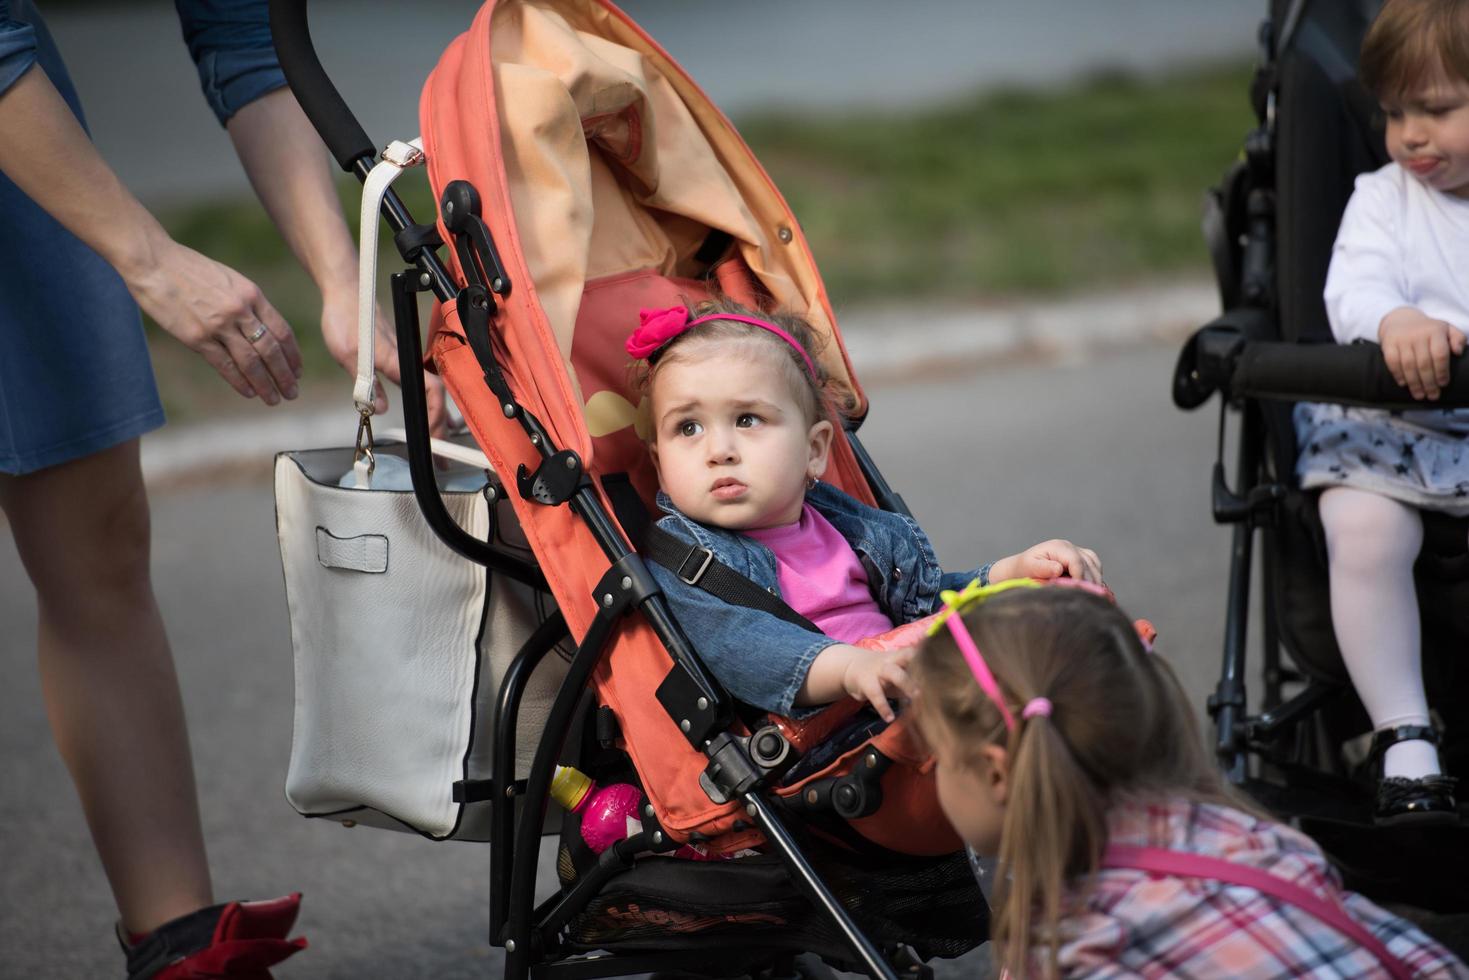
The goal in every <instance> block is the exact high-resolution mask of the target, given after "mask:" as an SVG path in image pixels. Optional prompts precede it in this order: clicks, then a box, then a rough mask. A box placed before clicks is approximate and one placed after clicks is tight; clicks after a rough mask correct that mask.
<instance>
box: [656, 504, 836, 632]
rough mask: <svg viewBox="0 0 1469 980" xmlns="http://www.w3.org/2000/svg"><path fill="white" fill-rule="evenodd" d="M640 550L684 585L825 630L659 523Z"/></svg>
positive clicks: (806, 627)
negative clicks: (666, 529) (664, 528)
mask: <svg viewBox="0 0 1469 980" xmlns="http://www.w3.org/2000/svg"><path fill="white" fill-rule="evenodd" d="M639 553H640V554H641V555H642V556H643V557H644V558H647V559H649V560H651V561H655V562H657V563H658V564H660V565H662V566H663V567H664V568H666V569H668V570H669V571H670V572H672V573H673V574H675V575H677V576H678V577H679V579H680V581H682V582H683V583H684V584H685V585H692V586H694V587H695V588H697V589H703V590H704V591H705V592H707V593H709V594H710V595H712V596H714V597H715V598H717V599H723V600H724V601H725V602H727V603H729V604H730V605H732V606H744V607H745V608H747V609H758V610H760V611H761V612H767V613H770V615H772V616H775V617H776V618H778V619H783V620H785V621H786V622H787V623H792V624H794V625H796V626H799V627H801V628H802V629H804V630H810V631H811V632H812V633H820V632H821V631H822V630H821V627H820V626H817V625H816V624H815V623H813V622H811V620H809V619H807V618H806V617H805V616H802V615H801V614H800V613H798V612H796V611H795V610H794V609H792V608H791V607H790V606H788V605H786V604H785V603H784V602H782V601H781V599H780V598H779V597H778V596H775V595H772V594H771V593H769V592H767V591H766V590H764V589H762V588H760V586H758V585H756V584H755V583H754V582H752V581H750V579H748V578H746V577H745V576H743V575H741V574H740V573H739V572H737V571H735V570H734V569H733V568H730V567H729V566H728V565H726V564H724V562H722V561H720V560H719V559H717V558H715V557H714V552H712V551H710V550H709V549H708V548H705V547H702V546H700V545H698V544H692V543H690V542H688V541H685V540H684V539H683V538H680V537H678V536H677V535H674V534H670V533H669V532H668V531H665V530H663V528H661V527H659V526H658V525H656V524H651V525H649V526H648V529H647V532H646V533H645V534H644V536H643V546H642V548H641V549H640V552H639Z"/></svg>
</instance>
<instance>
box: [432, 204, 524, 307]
mask: <svg viewBox="0 0 1469 980" xmlns="http://www.w3.org/2000/svg"><path fill="white" fill-rule="evenodd" d="M439 211H440V213H441V214H443V216H444V227H445V228H447V229H449V232H450V234H452V235H453V236H454V253H455V254H456V255H457V256H459V268H461V269H462V270H464V280H465V284H466V285H471V286H483V287H484V288H486V289H488V290H489V291H490V292H492V293H495V294H496V295H498V296H509V295H510V276H509V274H508V273H506V271H505V265H504V263H502V262H501V261H500V253H499V252H498V251H497V250H496V249H495V239H494V237H493V236H492V235H491V234H490V229H489V228H487V227H486V226H485V223H484V220H483V219H482V218H481V217H480V201H479V191H477V190H475V189H474V185H473V184H471V183H470V182H469V181H467V180H452V181H450V182H449V186H447V187H445V188H444V195H443V197H442V198H441V199H440V200H439ZM490 303H491V306H492V308H493V304H494V300H490Z"/></svg>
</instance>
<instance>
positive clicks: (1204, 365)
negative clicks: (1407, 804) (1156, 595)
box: [1173, 0, 1469, 910]
mask: <svg viewBox="0 0 1469 980" xmlns="http://www.w3.org/2000/svg"><path fill="white" fill-rule="evenodd" d="M1270 8H1271V11H1270V13H1271V16H1269V17H1267V19H1266V20H1265V21H1264V22H1263V23H1262V24H1261V29H1260V59H1259V64H1258V67H1257V69H1256V75H1255V81H1254V85H1253V91H1252V96H1253V99H1252V101H1253V103H1254V109H1255V115H1256V119H1257V122H1258V126H1257V128H1256V129H1254V130H1253V131H1251V132H1250V133H1249V135H1248V136H1247V137H1246V139H1245V145H1244V153H1243V157H1242V159H1241V161H1240V162H1238V163H1237V164H1236V165H1235V166H1234V168H1233V169H1232V170H1231V171H1230V172H1229V173H1228V174H1226V176H1225V178H1224V181H1223V183H1222V186H1221V187H1219V188H1216V189H1214V190H1213V191H1212V192H1211V194H1210V197H1209V199H1208V201H1207V202H1206V213H1205V217H1204V234H1205V238H1206V240H1207V241H1208V243H1209V246H1210V251H1211V253H1212V257H1213V260H1214V271H1215V275H1216V277H1217V279H1218V283H1219V288H1220V298H1221V305H1222V307H1223V310H1224V312H1223V313H1222V315H1221V316H1219V317H1218V318H1216V319H1215V320H1213V321H1212V322H1210V323H1208V324H1206V325H1205V326H1203V327H1201V328H1200V329H1199V330H1198V331H1197V332H1196V333H1195V334H1194V335H1193V336H1192V337H1191V338H1190V339H1189V340H1188V341H1187V342H1186V344H1185V345H1184V348H1183V350H1182V352H1181V353H1180V356H1179V359H1178V364H1177V367H1176V369H1175V372H1174V376H1173V400H1174V403H1175V405H1177V406H1178V407H1179V408H1181V409H1185V410H1192V409H1196V408H1198V407H1200V406H1201V405H1203V404H1204V402H1206V401H1207V400H1208V399H1209V398H1210V397H1211V396H1212V395H1213V394H1214V393H1215V392H1218V393H1219V394H1220V396H1221V405H1220V419H1219V455H1218V458H1217V460H1216V462H1215V464H1214V470H1213V480H1212V510H1213V516H1214V520H1215V522H1216V523H1220V524H1232V525H1233V526H1234V530H1233V538H1232V543H1231V556H1230V571H1229V591H1228V600H1227V618H1226V622H1225V634H1224V644H1223V647H1224V649H1223V659H1222V663H1221V669H1220V674H1219V680H1218V683H1217V685H1216V687H1215V689H1214V692H1213V694H1211V695H1210V697H1209V699H1208V705H1207V706H1208V711H1209V714H1210V715H1211V717H1212V718H1213V720H1214V724H1215V735H1214V751H1215V755H1216V758H1217V760H1218V763H1219V765H1220V767H1221V769H1222V770H1223V772H1224V773H1225V775H1226V777H1227V778H1228V779H1229V780H1230V782H1231V783H1233V784H1235V785H1237V786H1239V787H1241V788H1242V789H1245V790H1247V791H1248V792H1249V793H1250V794H1251V795H1253V796H1255V797H1256V798H1257V799H1258V800H1259V801H1260V802H1261V803H1263V804H1264V805H1266V806H1268V807H1270V808H1271V809H1272V810H1275V811H1277V812H1281V813H1282V815H1283V816H1285V817H1288V818H1300V819H1301V820H1302V828H1303V829H1306V830H1307V832H1308V833H1312V834H1313V836H1317V838H1318V840H1319V841H1320V842H1321V843H1322V844H1323V846H1324V847H1325V848H1326V849H1327V851H1328V852H1330V853H1332V854H1333V856H1334V857H1336V858H1338V860H1340V861H1342V862H1343V863H1344V864H1346V865H1347V872H1348V884H1349V887H1353V888H1356V889H1357V890H1360V891H1364V892H1367V893H1369V894H1372V892H1373V889H1374V888H1381V889H1382V890H1384V891H1387V892H1389V893H1390V894H1389V895H1387V896H1386V897H1391V898H1397V899H1400V900H1408V901H1411V900H1412V899H1411V898H1409V897H1408V896H1407V895H1406V894H1405V893H1404V892H1403V891H1401V889H1404V888H1407V889H1409V890H1410V891H1411V893H1412V894H1413V895H1416V896H1421V895H1423V894H1426V893H1427V891H1426V890H1431V889H1432V888H1434V887H1435V883H1434V882H1432V881H1428V880H1424V881H1413V880H1412V878H1411V871H1412V869H1407V870H1406V871H1404V870H1403V869H1399V868H1395V869H1393V871H1394V874H1393V876H1392V878H1391V881H1388V879H1387V878H1381V879H1380V878H1379V876H1378V873H1377V871H1376V870H1373V871H1368V870H1367V869H1368V868H1369V867H1373V868H1375V864H1373V863H1372V862H1370V861H1364V863H1363V864H1362V865H1359V866H1357V867H1353V864H1354V861H1355V859H1353V858H1351V857H1347V856H1344V855H1345V854H1346V853H1347V852H1355V854H1356V859H1362V858H1363V855H1364V854H1365V853H1366V852H1368V851H1372V850H1374V848H1371V847H1368V846H1366V844H1365V843H1364V840H1365V839H1364V838H1363V837H1362V836H1361V834H1360V828H1361V827H1363V826H1364V825H1366V826H1367V827H1368V828H1369V830H1368V833H1371V830H1370V801H1369V800H1368V799H1367V798H1366V794H1365V793H1364V792H1363V789H1362V788H1361V786H1360V785H1359V784H1358V783H1357V782H1355V781H1353V780H1352V779H1351V778H1350V776H1351V774H1350V773H1349V772H1348V771H1347V767H1346V766H1345V765H1344V763H1343V760H1342V758H1341V754H1340V753H1339V752H1337V751H1336V749H1337V746H1336V745H1335V744H1333V741H1334V740H1335V739H1336V738H1337V737H1339V736H1340V735H1341V734H1342V733H1341V732H1340V731H1336V732H1334V731H1332V730H1331V725H1330V723H1329V722H1328V720H1327V719H1326V718H1325V717H1324V715H1325V714H1330V713H1337V714H1336V715H1334V716H1333V719H1334V720H1335V721H1336V722H1337V725H1336V727H1337V728H1341V727H1342V725H1341V724H1340V722H1341V721H1342V720H1343V719H1345V718H1347V717H1348V713H1354V712H1357V711H1359V709H1358V708H1357V707H1356V703H1355V699H1354V696H1353V690H1352V688H1351V686H1350V684H1348V683H1346V682H1345V680H1340V679H1336V678H1334V677H1332V676H1325V674H1326V673H1327V672H1325V671H1323V670H1320V669H1315V667H1316V665H1313V664H1311V663H1310V662H1309V659H1308V658H1307V659H1306V660H1304V661H1301V662H1298V664H1297V666H1288V665H1286V664H1285V663H1284V662H1283V660H1282V656H1281V648H1282V646H1292V644H1291V643H1289V642H1287V641H1286V639H1285V638H1284V633H1283V627H1282V620H1281V608H1280V606H1279V605H1278V601H1279V599H1278V597H1280V596H1281V595H1282V590H1281V588H1279V586H1281V585H1282V584H1284V582H1283V580H1280V579H1279V575H1280V572H1279V570H1278V569H1277V568H1276V561H1275V560H1273V559H1275V558H1277V557H1278V556H1279V554H1280V552H1279V550H1278V542H1279V541H1280V540H1281V538H1280V537H1279V535H1282V534H1287V533H1290V530H1288V529H1287V530H1283V529H1281V524H1280V522H1282V521H1288V520H1292V519H1297V518H1298V516H1299V515H1297V514H1293V513H1291V506H1292V504H1293V503H1295V502H1296V499H1295V498H1297V497H1298V496H1299V494H1300V491H1298V490H1295V489H1293V488H1292V487H1291V486H1290V485H1289V483H1290V480H1291V475H1292V467H1293V466H1294V458H1293V457H1292V458H1291V459H1289V460H1286V459H1285V458H1284V455H1285V454H1284V453H1283V452H1282V442H1281V438H1282V437H1281V435H1280V433H1281V432H1283V431H1289V429H1290V419H1289V414H1288V413H1289V409H1288V408H1282V407H1281V406H1280V405H1279V404H1278V403H1279V402H1295V401H1317V402H1335V403H1340V404H1346V405H1360V406H1367V407H1376V408H1413V407H1422V406H1421V403H1415V402H1414V401H1413V400H1412V398H1411V397H1410V396H1409V394H1408V393H1407V391H1406V389H1404V388H1401V387H1399V386H1398V385H1397V383H1396V382H1394V381H1393V379H1392V377H1391V375H1390V374H1389V373H1388V371H1387V369H1386V366H1385V364H1384V362H1383V358H1382V355H1381V353H1380V351H1379V348H1378V347H1377V345H1375V344H1353V345H1349V346H1343V345H1338V344H1322V343H1304V342H1300V341H1286V340H1282V339H1280V338H1283V337H1286V336H1292V335H1296V334H1300V335H1301V336H1302V337H1304V338H1306V339H1312V337H1314V335H1308V332H1307V329H1306V327H1305V326H1304V325H1305V324H1306V323H1307V321H1308V316H1307V313H1306V307H1305V305H1304V304H1305V302H1306V301H1307V300H1310V301H1312V302H1314V303H1316V305H1317V307H1319V305H1320V290H1319V287H1317V288H1316V289H1315V292H1314V294H1309V287H1310V286H1311V285H1314V280H1313V279H1312V278H1311V277H1312V276H1313V275H1314V274H1315V273H1317V272H1319V273H1320V275H1322V276H1323V277H1324V274H1325V268H1324V266H1323V267H1322V268H1321V269H1319V270H1316V269H1313V268H1311V265H1310V261H1309V259H1308V258H1307V257H1308V256H1310V255H1311V251H1310V249H1309V248H1307V247H1306V245H1309V244H1313V243H1308V242H1305V241H1304V240H1303V239H1304V237H1305V232H1303V231H1301V230H1300V229H1299V227H1298V226H1297V225H1291V224H1289V223H1288V222H1285V221H1280V222H1277V216H1278V214H1279V213H1280V211H1279V209H1278V208H1277V200H1276V193H1277V185H1278V184H1280V185H1283V186H1282V191H1283V192H1292V191H1293V192H1297V193H1298V192H1299V187H1298V186H1295V185H1290V184H1289V183H1288V181H1287V178H1286V177H1282V176H1281V173H1282V171H1281V169H1280V168H1279V166H1278V160H1277V153H1278V152H1284V151H1286V150H1287V149H1288V148H1291V147H1295V146H1296V144H1297V143H1299V142H1300V139H1301V133H1295V134H1293V135H1292V139H1294V140H1295V141H1296V143H1291V144H1289V147H1287V146H1286V142H1287V141H1286V140H1284V139H1283V138H1281V134H1280V132H1279V131H1278V127H1277V113H1276V108H1277V105H1276V101H1277V95H1278V94H1280V93H1282V92H1283V91H1284V90H1283V88H1282V80H1283V79H1285V80H1288V81H1289V82H1290V83H1291V84H1293V85H1298V86H1301V88H1300V89H1298V91H1300V92H1302V93H1314V92H1316V91H1317V90H1316V89H1314V88H1311V87H1310V86H1311V85H1314V84H1316V79H1317V78H1318V77H1319V78H1322V79H1325V78H1327V77H1329V76H1330V74H1331V73H1330V72H1327V71H1324V70H1320V69H1319V68H1318V67H1317V66H1318V65H1319V60H1318V59H1319V58H1320V57H1321V49H1322V46H1323V44H1325V43H1326V35H1325V28H1323V27H1322V26H1321V25H1322V23H1324V22H1326V19H1327V18H1328V17H1329V16H1340V15H1344V14H1346V13H1347V12H1348V11H1347V9H1346V6H1345V5H1343V7H1340V8H1330V9H1326V10H1324V12H1323V9H1322V8H1321V5H1319V4H1318V5H1317V8H1318V9H1317V10H1314V11H1313V10H1312V9H1311V3H1310V0H1272V2H1271V3H1270ZM1351 13H1352V14H1353V15H1354V16H1355V15H1361V16H1366V15H1367V13H1368V11H1367V9H1366V6H1365V4H1364V5H1361V6H1360V9H1357V10H1353V11H1351ZM1318 18H1319V20H1318ZM1343 23H1346V22H1331V23H1330V25H1329V26H1332V27H1333V28H1337V27H1340V26H1341V25H1342V24H1343ZM1306 32H1309V33H1310V36H1309V38H1308V40H1307V41H1302V40H1301V35H1302V33H1306ZM1307 45H1309V46H1310V47H1311V49H1312V50H1311V51H1309V52H1303V51H1301V50H1299V49H1300V48H1303V47H1306V46H1307ZM1328 54H1334V55H1335V56H1336V57H1337V58H1338V59H1339V58H1340V57H1342V56H1341V53H1340V51H1339V50H1338V51H1335V52H1328ZM1327 60H1330V58H1328V59H1327ZM1348 60H1349V61H1351V62H1354V60H1355V59H1354V58H1352V59H1348ZM1345 67H1346V69H1351V67H1352V66H1351V64H1347V65H1346V66H1345ZM1333 68H1339V65H1338V63H1337V62H1333ZM1320 85H1321V86H1323V87H1325V86H1326V85H1327V82H1326V81H1322V82H1321V83H1320ZM1330 85H1331V87H1332V88H1333V89H1334V90H1335V91H1336V92H1337V93H1338V95H1339V96H1340V97H1341V98H1343V100H1345V99H1346V98H1347V96H1345V95H1342V94H1341V93H1343V92H1345V91H1347V87H1348V86H1355V80H1354V76H1353V75H1352V73H1351V72H1350V70H1348V71H1347V72H1346V73H1345V74H1337V75H1336V76H1335V77H1330ZM1282 97H1284V96H1282ZM1344 105H1345V101H1344ZM1313 108H1314V109H1316V110H1317V111H1318V112H1319V111H1320V110H1319V107H1315V106H1313ZM1333 118H1334V117H1333ZM1343 125H1345V126H1348V127H1350V122H1347V123H1344V124H1343ZM1302 132H1304V130H1302ZM1343 132H1346V133H1347V134H1348V135H1350V136H1361V135H1362V134H1361V133H1360V132H1359V131H1356V130H1352V129H1350V128H1348V129H1346V130H1343ZM1311 135H1313V136H1319V134H1318V133H1314V132H1313V133H1312V134H1311ZM1338 135H1340V134H1338ZM1344 138H1345V137H1344ZM1363 146H1365V144H1361V143H1359V144H1357V145H1355V146H1353V147H1349V148H1348V151H1346V152H1343V153H1342V161H1344V162H1345V163H1348V164H1349V165H1350V166H1352V167H1353V168H1355V167H1358V166H1360V165H1361V162H1360V161H1358V159H1357V158H1358V157H1360V156H1361V153H1360V152H1358V151H1360V150H1361V149H1362V147H1363ZM1375 149H1376V152H1377V154H1378V156H1379V157H1380V154H1381V147H1380V145H1378V146H1377V147H1376V148H1375ZM1349 153H1350V154H1354V155H1350V156H1349ZM1352 161H1357V162H1352ZM1310 203H1313V204H1319V203H1321V201H1320V198H1319V196H1317V197H1313V198H1311V200H1310ZM1305 214H1307V212H1306V211H1305V210H1304V209H1300V210H1298V212H1297V213H1295V214H1293V215H1292V220H1298V219H1299V217H1300V216H1302V215H1305ZM1278 225H1279V226H1278ZM1331 230H1332V232H1333V234H1334V230H1335V225H1333V226H1332V229H1331ZM1291 235H1294V236H1295V237H1294V238H1291V237H1290V236H1291ZM1325 244H1326V245H1327V246H1329V244H1330V240H1329V239H1327V240H1326V242H1325ZM1277 246H1279V249H1278V250H1279V253H1280V254H1277ZM1286 263H1291V268H1292V269H1293V270H1294V272H1295V274H1296V277H1297V278H1299V279H1300V280H1302V281H1305V282H1307V287H1296V291H1295V292H1288V290H1289V288H1290V284H1289V283H1288V282H1287V281H1286V277H1285V276H1284V275H1282V276H1280V277H1279V278H1277V270H1278V269H1280V268H1281V266H1282V265H1284V264H1286ZM1319 315H1321V316H1324V311H1321V313H1320V314H1319ZM1321 329H1325V327H1324V323H1323V325H1322V327H1321ZM1435 405H1436V407H1444V408H1453V407H1464V406H1469V367H1466V365H1465V364H1464V363H1463V359H1462V358H1460V359H1457V360H1456V361H1454V362H1453V363H1451V377H1450V381H1449V383H1448V384H1447V385H1446V386H1444V389H1443V394H1442V396H1441V397H1440V399H1439V401H1438V402H1436V403H1435ZM1236 411H1237V413H1238V415H1239V422H1238V439H1237V450H1236V458H1235V462H1234V470H1233V479H1232V481H1231V480H1230V479H1228V478H1227V477H1226V470H1225V463H1224V450H1225V434H1226V426H1227V421H1228V419H1229V416H1230V415H1231V414H1233V413H1235V412H1236ZM1272 437H1273V441H1272ZM1291 441H1292V442H1293V440H1291ZM1307 506H1309V504H1307ZM1447 520H1449V519H1444V521H1447ZM1438 523H1439V522H1438V521H1437V519H1435V525H1434V526H1437V524H1438ZM1425 529H1426V531H1428V532H1429V533H1427V534H1426V535H1425V542H1427V540H1428V539H1429V538H1430V537H1431V536H1432V533H1433V532H1432V530H1431V529H1429V528H1428V522H1427V521H1426V522H1425ZM1257 531H1258V532H1260V534H1261V537H1262V544H1263V546H1264V548H1265V550H1266V556H1267V560H1266V561H1264V562H1263V563H1262V577H1263V582H1262V585H1263V592H1264V601H1263V615H1262V623H1261V641H1262V647H1263V651H1262V652H1263V656H1262V658H1261V659H1262V664H1261V668H1262V675H1263V698H1262V702H1261V707H1260V709H1259V710H1258V711H1257V712H1255V713H1253V714H1252V713H1251V712H1250V711H1249V709H1248V706H1247V702H1246V662H1247V656H1246V647H1247V633H1248V625H1249V611H1250V605H1251V573H1252V561H1253V545H1254V539H1255V533H1256V532H1257ZM1460 540H1462V539H1460ZM1329 639H1330V637H1329V636H1328V641H1329ZM1296 640H1297V642H1299V637H1297V638H1296ZM1292 649H1293V652H1296V653H1299V652H1300V651H1298V650H1295V649H1294V647H1293V646H1292ZM1288 684H1290V685H1297V684H1299V685H1302V686H1301V687H1300V689H1299V690H1297V691H1296V692H1295V693H1293V694H1291V695H1290V696H1289V697H1287V696H1286V694H1287V692H1286V685H1288ZM1254 759H1258V760H1259V761H1260V762H1261V763H1262V764H1263V765H1262V766H1261V767H1255V766H1254V765H1252V760H1254ZM1344 815H1347V816H1349V819H1348V820H1346V821H1345V822H1344V821H1343V819H1342V818H1343V816H1344ZM1352 826H1356V827H1357V828H1359V830H1358V831H1355V832H1354V831H1352V830H1351V829H1350V828H1351V827H1352ZM1429 829H1431V830H1434V831H1444V830H1448V831H1449V832H1451V831H1452V829H1448V828H1429ZM1429 836H1432V835H1429ZM1435 839H1436V840H1437V838H1435ZM1438 843H1440V844H1442V845H1448V844H1450V843H1451V838H1450V837H1449V836H1448V835H1447V833H1446V834H1445V835H1444V836H1443V837H1442V840H1439V841H1438ZM1376 850H1380V848H1376ZM1376 863H1377V864H1380V863H1381V862H1376ZM1359 873H1360V875H1361V877H1360V878H1357V879H1356V880H1353V876H1354V875H1356V874H1359ZM1430 877H1431V874H1430ZM1437 901H1440V902H1442V903H1443V904H1444V905H1446V906H1448V907H1454V906H1458V905H1462V904H1463V899H1462V896H1458V897H1455V896H1452V895H1448V893H1447V891H1445V892H1444V893H1443V896H1442V897H1441V898H1440V899H1437ZM1413 904H1423V903H1420V902H1414V903H1413ZM1445 910H1447V909H1445Z"/></svg>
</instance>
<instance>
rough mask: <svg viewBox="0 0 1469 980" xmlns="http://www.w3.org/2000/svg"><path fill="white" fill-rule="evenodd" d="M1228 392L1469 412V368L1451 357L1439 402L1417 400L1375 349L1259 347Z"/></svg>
mask: <svg viewBox="0 0 1469 980" xmlns="http://www.w3.org/2000/svg"><path fill="white" fill-rule="evenodd" d="M1230 389H1231V390H1232V391H1234V392H1235V393H1237V394H1240V395H1246V396H1252V397H1256V398H1273V399H1287V400H1290V401H1332V402H1340V403H1342V404H1347V405H1352V404H1357V405H1366V406H1369V407H1377V408H1393V409H1414V408H1420V409H1432V408H1469V368H1465V367H1464V359H1463V358H1462V357H1456V358H1453V359H1452V360H1451V361H1450V362H1449V383H1448V384H1447V385H1445V386H1444V387H1443V390H1442V393H1441V394H1440V395H1439V397H1438V399H1437V400H1436V401H1427V400H1423V401H1418V400H1415V399H1414V398H1413V396H1412V395H1411V394H1409V393H1408V389H1407V388H1404V387H1403V386H1402V385H1399V384H1398V383H1397V382H1396V381H1394V380H1393V377H1392V373H1391V372H1389V371H1388V369H1387V363H1386V362H1385V361H1383V359H1382V349H1381V348H1380V347H1378V346H1377V345H1376V344H1347V345H1341V344H1304V345H1303V344H1287V343H1268V342H1261V343H1254V344H1247V345H1245V348H1244V350H1242V351H1240V355H1239V362H1238V364H1237V365H1236V366H1235V369H1234V377H1233V378H1232V379H1231V381H1230Z"/></svg>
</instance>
